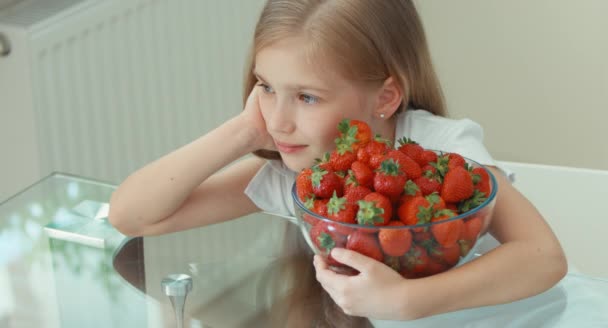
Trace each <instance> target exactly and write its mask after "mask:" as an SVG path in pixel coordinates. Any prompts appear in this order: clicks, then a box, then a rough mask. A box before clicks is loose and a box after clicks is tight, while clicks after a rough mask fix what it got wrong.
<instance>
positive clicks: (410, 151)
mask: <svg viewBox="0 0 608 328" xmlns="http://www.w3.org/2000/svg"><path fill="white" fill-rule="evenodd" d="M397 141H398V142H399V145H400V146H399V148H398V149H399V151H400V152H402V153H403V154H405V155H407V156H408V157H409V158H411V159H413V160H414V161H415V162H416V163H417V164H418V165H420V166H422V165H425V164H427V163H428V161H426V160H425V158H424V156H423V154H424V148H422V146H420V145H419V144H418V143H417V142H415V141H414V140H412V139H409V138H406V137H403V138H401V139H399V140H397Z"/></svg>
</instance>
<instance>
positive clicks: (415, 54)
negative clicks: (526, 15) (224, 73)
mask: <svg viewBox="0 0 608 328" xmlns="http://www.w3.org/2000/svg"><path fill="white" fill-rule="evenodd" d="M290 37H304V38H305V40H306V44H307V45H308V46H309V49H308V54H309V58H310V60H311V61H312V60H313V59H314V58H323V59H324V60H323V61H315V62H316V63H321V62H324V61H326V60H329V62H330V63H331V65H332V67H333V68H334V69H337V72H338V73H340V74H342V76H343V77H345V78H347V79H350V80H352V81H357V82H364V83H381V82H383V81H384V80H386V79H387V78H388V77H393V78H394V79H395V80H396V81H397V83H398V84H399V85H400V86H401V88H402V91H403V102H402V103H401V105H400V108H399V109H398V111H404V110H406V109H407V108H408V107H412V108H421V109H425V110H428V111H430V112H432V113H433V114H435V115H440V116H446V115H447V112H446V109H445V101H444V98H443V93H442V91H441V86H440V83H439V79H438V78H437V75H436V74H435V71H434V68H433V63H432V60H431V55H430V52H429V48H428V44H427V41H426V36H425V33H424V29H423V26H422V22H421V20H420V17H419V16H418V13H417V11H416V8H415V6H414V4H413V2H412V1H409V0H390V1H384V0H382V1H376V0H269V1H267V2H266V5H265V6H264V8H263V10H262V13H261V15H260V18H259V20H258V23H257V25H256V28H255V34H254V40H253V45H252V48H251V51H250V56H249V59H248V63H247V65H246V76H245V86H244V94H243V103H244V102H245V101H246V99H247V96H248V95H249V93H250V92H251V90H252V89H253V88H254V86H255V84H256V82H257V79H256V77H255V75H254V74H253V69H254V65H255V56H256V54H257V53H258V52H259V51H260V50H261V49H263V48H265V47H268V46H270V45H272V44H273V43H275V42H278V41H280V40H284V39H286V38H290ZM255 153H256V154H257V155H259V156H261V157H264V158H270V159H279V158H280V156H279V155H278V153H277V152H271V151H264V150H262V151H257V152H255Z"/></svg>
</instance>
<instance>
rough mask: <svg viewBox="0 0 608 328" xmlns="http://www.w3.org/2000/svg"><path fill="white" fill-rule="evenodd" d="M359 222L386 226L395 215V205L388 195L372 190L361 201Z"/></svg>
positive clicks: (358, 213)
mask: <svg viewBox="0 0 608 328" xmlns="http://www.w3.org/2000/svg"><path fill="white" fill-rule="evenodd" d="M358 205H359V211H358V212H357V222H358V223H359V224H361V225H374V226H384V225H387V224H388V222H389V221H390V220H391V218H392V216H393V205H392V204H391V201H390V199H388V197H386V196H384V195H382V194H379V193H377V192H372V193H370V194H368V195H367V196H365V198H363V200H362V201H360V202H359V204H358Z"/></svg>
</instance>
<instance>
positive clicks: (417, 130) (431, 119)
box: [395, 109, 483, 149]
mask: <svg viewBox="0 0 608 328" xmlns="http://www.w3.org/2000/svg"><path fill="white" fill-rule="evenodd" d="M395 136H396V137H399V138H400V137H403V136H405V137H408V138H411V139H413V140H414V141H416V142H418V143H419V144H420V145H421V146H423V147H425V148H431V149H432V148H438V147H446V146H454V144H455V143H459V142H463V141H466V140H463V139H471V138H472V139H477V140H478V141H482V140H483V128H482V127H481V125H479V124H478V123H477V122H475V121H473V120H471V119H468V118H464V119H452V118H448V117H443V116H438V115H434V114H433V113H431V112H428V111H426V110H423V109H408V110H407V111H405V112H404V113H402V114H400V115H399V116H398V117H397V127H396V131H395Z"/></svg>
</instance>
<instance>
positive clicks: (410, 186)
mask: <svg viewBox="0 0 608 328" xmlns="http://www.w3.org/2000/svg"><path fill="white" fill-rule="evenodd" d="M417 196H422V192H421V191H420V188H419V187H418V185H417V184H415V183H414V182H413V181H412V180H407V182H406V183H405V187H403V195H402V196H401V198H399V202H398V203H397V205H398V206H401V205H403V204H404V203H407V202H409V201H410V200H411V199H412V198H414V197H417Z"/></svg>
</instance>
